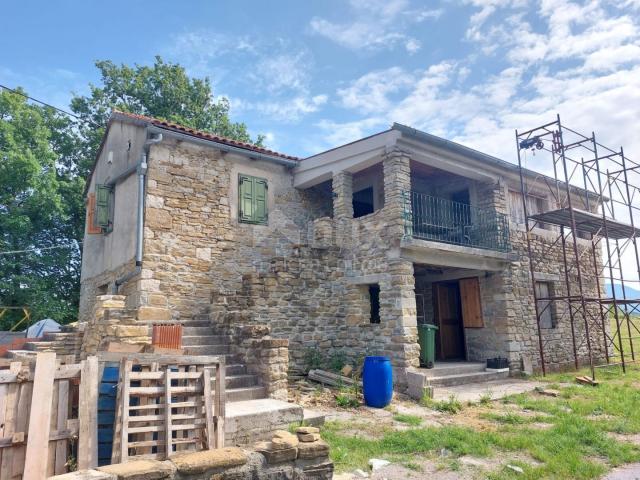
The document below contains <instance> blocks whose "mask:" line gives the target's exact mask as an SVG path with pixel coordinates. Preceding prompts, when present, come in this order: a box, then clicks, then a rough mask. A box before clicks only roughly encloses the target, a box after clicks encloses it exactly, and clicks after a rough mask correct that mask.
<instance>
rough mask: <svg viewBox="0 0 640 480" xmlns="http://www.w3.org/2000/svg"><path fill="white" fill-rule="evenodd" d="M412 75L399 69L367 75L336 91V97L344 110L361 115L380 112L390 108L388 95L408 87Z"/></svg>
mask: <svg viewBox="0 0 640 480" xmlns="http://www.w3.org/2000/svg"><path fill="white" fill-rule="evenodd" d="M413 82H414V78H413V75H412V74H410V73H408V72H406V71H405V70H404V69H402V68H400V67H392V68H388V69H385V70H378V71H375V72H370V73H367V74H366V75H363V76H362V77H360V78H358V79H357V80H356V81H354V82H352V83H351V85H349V86H348V87H346V88H341V89H338V96H339V97H340V99H341V103H342V105H343V106H344V107H346V108H354V109H358V110H359V111H360V112H362V113H371V112H381V111H385V110H388V109H389V108H390V106H391V103H390V102H391V101H390V99H389V95H390V94H392V93H397V92H399V91H401V90H402V89H405V88H407V87H410V86H411V85H412V84H413Z"/></svg>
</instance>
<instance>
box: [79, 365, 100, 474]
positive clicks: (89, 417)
mask: <svg viewBox="0 0 640 480" xmlns="http://www.w3.org/2000/svg"><path fill="white" fill-rule="evenodd" d="M98 371H99V366H98V357H95V356H94V357H89V358H87V359H86V360H84V361H83V362H82V373H81V377H80V395H79V408H78V419H79V421H80V428H79V433H78V469H79V470H85V469H88V468H93V467H97V466H98V383H99V379H98Z"/></svg>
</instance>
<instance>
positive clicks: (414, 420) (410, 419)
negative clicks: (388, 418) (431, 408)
mask: <svg viewBox="0 0 640 480" xmlns="http://www.w3.org/2000/svg"><path fill="white" fill-rule="evenodd" d="M393 419H394V420H395V421H396V422H400V423H406V424H407V425H411V426H413V427H417V426H418V425H420V424H421V423H422V418H420V417H418V416H417V415H409V414H408V413H398V414H396V415H394V416H393Z"/></svg>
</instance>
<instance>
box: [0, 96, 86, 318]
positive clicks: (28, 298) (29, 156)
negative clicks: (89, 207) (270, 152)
mask: <svg viewBox="0 0 640 480" xmlns="http://www.w3.org/2000/svg"><path fill="white" fill-rule="evenodd" d="M71 128H72V127H71V123H70V122H69V121H68V119H66V118H64V117H62V116H60V115H58V114H57V113H56V112H55V111H54V110H53V109H50V108H45V107H40V106H36V105H31V104H29V103H27V101H26V99H25V98H24V97H23V96H21V95H18V94H14V93H11V92H8V91H0V152H1V153H0V155H1V156H2V161H1V162H0V252H12V251H22V250H29V251H27V252H20V253H5V254H2V255H0V305H4V306H26V307H28V308H29V309H30V311H31V315H32V318H33V319H35V320H38V319H41V318H45V317H50V318H53V319H55V320H57V321H59V322H68V321H70V320H72V319H74V318H75V315H76V312H77V302H78V295H79V292H78V287H79V273H80V251H79V245H78V242H77V240H78V238H79V233H80V231H81V229H80V228H79V226H78V224H77V222H76V220H75V219H76V218H77V215H78V211H79V209H81V208H82V207H81V206H82V197H81V195H82V188H83V185H84V182H83V180H82V179H80V178H78V177H77V176H76V175H75V174H74V172H73V169H72V168H70V165H69V164H68V163H67V162H65V161H59V160H60V159H64V158H66V156H67V154H68V153H69V152H70V151H71V150H70V149H71V148H72V147H71V145H73V142H72V141H71V140H70V135H71V133H70V132H71ZM51 247H55V248H51ZM59 247H61V248H59ZM21 316H22V314H21V312H18V311H13V312H9V313H8V314H6V315H5V316H4V317H3V319H2V324H0V328H2V329H8V328H10V327H11V326H12V325H13V324H14V323H15V322H16V321H17V320H18V319H19V318H20V317H21Z"/></svg>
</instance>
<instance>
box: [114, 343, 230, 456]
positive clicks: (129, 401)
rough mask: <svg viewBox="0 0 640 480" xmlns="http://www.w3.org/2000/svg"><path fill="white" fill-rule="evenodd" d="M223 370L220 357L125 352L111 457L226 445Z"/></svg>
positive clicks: (167, 454) (158, 453)
mask: <svg viewBox="0 0 640 480" xmlns="http://www.w3.org/2000/svg"><path fill="white" fill-rule="evenodd" d="M224 373H225V368H224V363H223V362H222V361H220V359H218V358H217V357H206V356H197V357H190V356H175V357H172V356H166V355H149V354H142V355H137V356H135V358H128V357H126V356H125V357H122V358H121V361H120V381H119V383H118V393H117V410H116V420H115V429H114V437H113V442H114V443H113V450H112V452H113V453H112V458H111V461H112V463H116V462H126V461H127V460H128V459H129V458H131V457H136V458H154V459H166V458H168V457H169V456H171V455H174V454H176V453H182V452H186V451H197V450H205V449H213V448H221V447H222V446H224V397H225V395H224V382H225V374H224ZM213 378H215V385H216V387H218V386H220V388H216V389H215V393H214V392H213V391H212V388H211V385H212V380H213Z"/></svg>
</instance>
